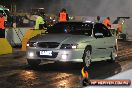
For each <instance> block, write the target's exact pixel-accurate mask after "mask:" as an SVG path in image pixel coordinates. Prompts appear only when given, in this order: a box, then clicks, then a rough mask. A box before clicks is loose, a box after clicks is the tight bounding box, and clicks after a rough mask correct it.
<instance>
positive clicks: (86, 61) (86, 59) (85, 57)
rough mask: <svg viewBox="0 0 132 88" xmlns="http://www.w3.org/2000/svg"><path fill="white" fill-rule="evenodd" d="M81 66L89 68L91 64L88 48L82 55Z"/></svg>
mask: <svg viewBox="0 0 132 88" xmlns="http://www.w3.org/2000/svg"><path fill="white" fill-rule="evenodd" d="M83 64H84V66H86V67H89V66H90V64H91V51H90V49H88V48H86V49H85V51H84V54H83Z"/></svg>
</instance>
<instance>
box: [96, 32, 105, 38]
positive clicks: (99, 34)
mask: <svg viewBox="0 0 132 88" xmlns="http://www.w3.org/2000/svg"><path fill="white" fill-rule="evenodd" d="M103 37H104V35H103V33H95V38H103Z"/></svg>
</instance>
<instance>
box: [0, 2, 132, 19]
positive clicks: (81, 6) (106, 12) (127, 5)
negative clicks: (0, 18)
mask: <svg viewBox="0 0 132 88" xmlns="http://www.w3.org/2000/svg"><path fill="white" fill-rule="evenodd" d="M0 1H4V2H6V3H10V2H11V0H0ZM14 2H16V3H17V9H23V10H27V9H30V8H36V7H43V8H45V10H46V12H48V13H54V14H56V13H58V12H59V10H60V9H61V8H63V7H64V8H66V9H67V10H68V13H69V14H72V15H89V16H97V15H101V16H131V17H132V0H15V1H14Z"/></svg>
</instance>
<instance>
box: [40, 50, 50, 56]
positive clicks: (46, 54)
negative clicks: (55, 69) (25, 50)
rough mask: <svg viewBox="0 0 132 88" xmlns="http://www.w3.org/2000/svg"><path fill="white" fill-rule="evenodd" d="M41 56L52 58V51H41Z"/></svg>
mask: <svg viewBox="0 0 132 88" xmlns="http://www.w3.org/2000/svg"><path fill="white" fill-rule="evenodd" d="M40 55H45V56H52V51H40Z"/></svg>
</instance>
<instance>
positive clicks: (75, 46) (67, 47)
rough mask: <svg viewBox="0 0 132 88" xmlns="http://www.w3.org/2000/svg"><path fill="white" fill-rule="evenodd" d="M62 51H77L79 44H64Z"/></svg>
mask: <svg viewBox="0 0 132 88" xmlns="http://www.w3.org/2000/svg"><path fill="white" fill-rule="evenodd" d="M61 49H77V44H62V45H61Z"/></svg>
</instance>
